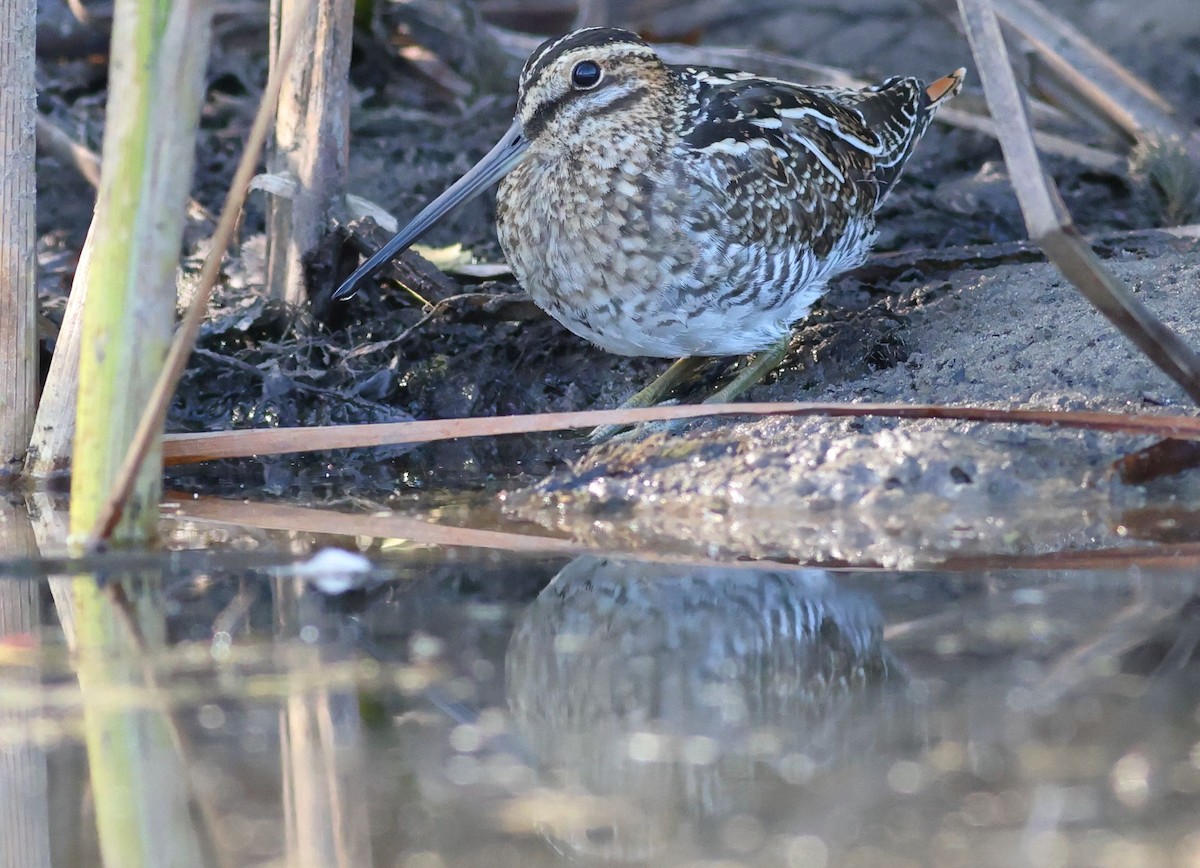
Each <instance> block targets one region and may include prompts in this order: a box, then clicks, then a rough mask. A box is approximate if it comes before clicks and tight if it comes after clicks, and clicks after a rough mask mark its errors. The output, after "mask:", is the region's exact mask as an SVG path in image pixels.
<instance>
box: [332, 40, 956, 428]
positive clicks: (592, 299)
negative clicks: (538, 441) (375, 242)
mask: <svg viewBox="0 0 1200 868" xmlns="http://www.w3.org/2000/svg"><path fill="white" fill-rule="evenodd" d="M964 76H965V70H964V69H958V70H955V71H954V72H952V73H951V74H949V75H947V76H945V77H943V78H939V79H937V80H936V81H934V82H933V83H932V84H929V85H925V84H924V83H923V82H922V81H921V80H919V79H917V78H914V77H893V78H889V79H887V80H886V81H884V82H882V83H881V84H878V85H874V86H870V87H865V88H861V89H853V88H837V87H827V86H809V85H802V84H797V83H793V82H790V81H784V80H781V79H778V78H770V77H765V76H760V75H755V74H753V73H749V72H742V71H738V70H733V69H725V68H720V67H709V66H693V65H672V64H668V63H665V62H664V61H663V60H662V58H661V57H660V56H659V54H658V53H657V52H656V51H655V49H654V48H653V46H651V45H650V44H649V43H647V42H646V41H645V40H643V39H642V38H640V37H639V36H638V35H636V34H635V33H632V32H630V31H627V30H622V29H619V28H613V27H592V28H585V29H581V30H576V31H573V32H571V33H568V34H566V35H565V36H562V37H559V38H554V39H549V40H547V41H546V42H544V43H542V45H541V46H540V47H539V48H537V49H536V50H535V51H534V52H533V53H532V54H531V55H530V57H529V59H528V60H527V61H526V62H525V65H524V68H523V69H522V71H521V75H520V79H519V85H518V95H517V108H516V114H515V117H514V119H513V122H512V125H511V126H510V127H509V128H508V130H507V132H505V134H504V135H503V136H502V137H501V139H500V140H499V142H497V144H496V145H495V147H493V148H492V149H491V151H489V152H488V153H487V154H486V155H485V156H484V157H483V158H482V159H481V160H480V161H479V162H478V163H476V164H475V166H474V167H473V168H471V169H470V170H468V171H467V173H466V174H465V175H463V176H462V178H460V179H459V180H458V181H456V182H455V183H454V184H453V185H451V186H450V187H449V188H448V189H447V190H446V191H445V192H443V193H442V194H441V195H440V196H438V197H437V198H436V199H434V200H433V201H432V202H431V203H430V204H429V205H427V206H426V207H425V208H424V209H423V210H422V211H420V212H419V213H418V214H417V215H416V217H414V218H413V219H412V221H411V222H410V223H409V224H408V225H406V226H405V227H404V228H402V229H401V230H400V232H399V233H398V234H397V235H396V236H395V237H394V238H392V240H391V241H390V242H389V243H388V244H386V245H385V246H384V247H383V248H382V249H381V250H380V251H379V252H378V253H377V254H375V255H374V256H372V257H371V258H369V259H368V260H367V261H366V262H364V263H363V264H362V265H361V266H360V267H359V268H358V269H357V270H356V271H355V272H354V273H353V274H352V275H351V276H350V277H349V278H348V279H347V280H346V281H345V282H344V283H343V284H342V285H341V286H340V287H339V288H338V289H337V291H336V292H335V293H334V295H333V297H334V298H335V299H346V298H349V297H350V296H352V295H354V293H355V292H356V290H357V287H358V285H359V284H360V282H362V281H363V280H364V279H366V278H368V277H369V276H371V275H372V274H373V273H374V272H375V271H377V270H378V269H379V268H381V267H382V266H383V265H385V264H386V263H387V262H388V261H390V260H391V259H392V258H394V257H395V256H397V255H398V254H399V253H400V252H401V251H403V250H404V249H406V248H407V247H408V246H410V245H411V244H413V243H414V242H415V241H417V240H418V239H419V238H420V237H421V236H422V235H423V234H424V233H425V232H426V231H428V230H429V229H430V228H431V227H432V226H434V225H435V224H436V223H437V222H438V221H439V220H440V219H441V218H443V217H444V216H446V215H447V214H448V213H449V212H451V211H452V210H454V209H456V208H458V207H459V206H461V205H463V204H465V203H466V202H468V201H470V200H471V199H473V198H474V197H476V196H477V195H479V194H480V193H481V192H483V191H484V190H485V189H487V188H489V187H490V186H491V185H492V184H493V183H495V182H497V181H499V190H498V194H497V206H496V229H497V236H498V238H499V241H500V246H501V248H502V249H503V250H504V254H505V256H506V258H507V260H508V262H509V264H510V265H511V267H512V270H513V273H514V275H515V276H516V278H517V280H518V282H519V283H520V284H521V285H522V286H523V287H524V288H525V290H526V291H527V292H528V293H529V295H530V297H531V298H532V299H533V301H534V302H535V303H536V304H537V305H538V306H539V307H541V308H542V309H543V310H544V311H546V312H547V313H548V314H550V316H552V317H553V318H554V319H556V320H558V322H560V323H561V324H562V325H563V326H565V327H566V328H567V329H568V330H570V331H571V332H573V333H575V334H576V335H578V336H580V337H582V338H585V339H586V340H588V341H590V342H592V343H593V344H595V345H596V346H599V347H601V348H602V349H604V350H607V351H609V352H611V353H617V354H620V355H625V356H654V357H662V358H674V359H678V360H679V361H677V362H676V363H675V364H674V365H672V366H671V367H670V368H669V369H668V370H667V371H666V373H664V374H663V375H662V376H661V377H660V378H659V379H658V380H657V381H656V382H655V383H653V384H651V386H649V387H647V388H646V389H643V390H642V391H641V392H638V393H637V394H635V395H634V396H633V397H632V398H630V399H629V400H628V401H626V402H625V405H624V406H647V405H649V404H652V403H655V402H656V401H657V400H659V399H660V398H661V397H662V396H663V395H665V394H668V393H669V392H670V390H672V389H673V388H675V387H676V386H677V385H678V384H679V383H680V382H681V381H683V380H684V379H686V378H687V377H688V376H690V375H691V374H692V372H694V371H695V370H696V369H697V367H698V366H699V365H701V364H704V363H707V361H708V359H709V358H710V357H713V356H734V355H742V354H749V353H754V354H756V355H755V357H754V359H753V361H752V362H751V363H750V364H748V365H747V366H746V367H745V368H744V369H743V370H742V371H741V373H739V374H738V376H737V377H735V378H734V380H733V381H732V382H730V383H729V384H728V385H726V386H725V387H724V388H722V389H721V390H718V391H717V392H716V393H715V394H714V395H713V396H711V397H710V399H709V400H714V401H722V400H731V399H732V398H733V397H735V396H736V395H738V394H740V393H741V392H742V391H744V390H745V389H746V388H749V387H750V386H751V385H753V384H754V383H756V382H758V381H759V380H760V379H761V378H762V377H764V376H765V375H766V374H767V373H768V372H769V371H770V370H772V369H773V368H774V367H776V366H777V365H778V364H779V363H780V362H781V361H782V360H783V358H784V356H785V355H786V352H787V349H788V343H789V338H790V335H791V333H792V329H793V326H794V325H795V324H796V323H798V322H799V321H801V320H802V319H803V318H804V317H805V316H806V315H807V314H808V312H809V310H810V309H811V307H812V306H813V304H814V303H815V302H816V301H817V299H818V298H820V296H821V295H822V294H823V293H824V292H825V290H826V287H827V285H828V282H829V281H830V279H832V278H833V277H835V276H837V275H838V274H841V273H843V272H845V271H847V270H850V269H853V268H855V267H857V266H859V265H861V264H862V263H863V262H864V261H865V260H866V258H867V255H868V253H869V252H870V249H871V246H872V244H873V242H874V239H875V235H876V231H875V213H876V210H877V209H878V208H879V206H880V204H881V203H882V202H883V201H884V200H885V199H886V198H887V196H888V194H889V193H890V192H891V191H892V190H893V188H894V187H895V185H896V182H897V180H898V178H899V177H900V173H901V171H902V169H903V168H904V165H905V163H906V162H907V161H908V159H909V156H910V155H911V154H912V151H913V147H914V145H915V144H916V143H917V141H918V139H920V138H921V136H922V134H923V133H924V132H925V130H926V128H927V127H928V125H929V123H930V121H931V119H932V118H933V115H934V113H935V112H936V111H937V109H938V108H939V107H940V106H941V105H942V104H943V103H944V102H946V101H947V100H948V99H950V98H951V97H953V96H954V95H955V94H957V93H958V92H959V90H960V89H961V87H962V84H963V79H964Z"/></svg>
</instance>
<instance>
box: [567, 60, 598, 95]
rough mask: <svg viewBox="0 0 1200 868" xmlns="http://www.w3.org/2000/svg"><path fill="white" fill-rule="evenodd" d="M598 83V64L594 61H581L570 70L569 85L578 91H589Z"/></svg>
mask: <svg viewBox="0 0 1200 868" xmlns="http://www.w3.org/2000/svg"><path fill="white" fill-rule="evenodd" d="M599 83H600V64H598V63H596V61H594V60H581V61H579V63H577V64H575V68H574V69H572V70H571V84H573V85H575V87H577V88H579V89H580V90H591V89H592V88H593V87H595V86H596V85H598V84H599Z"/></svg>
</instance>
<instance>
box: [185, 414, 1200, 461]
mask: <svg viewBox="0 0 1200 868" xmlns="http://www.w3.org/2000/svg"><path fill="white" fill-rule="evenodd" d="M710 416H828V417H831V418H838V417H855V418H856V417H863V416H879V417H885V418H892V419H951V420H956V421H965V422H990V423H995V424H1006V425H1011V424H1016V425H1044V426H1047V427H1055V426H1057V427H1062V428H1079V429H1085V430H1089V431H1111V432H1121V433H1126V434H1153V435H1158V436H1164V437H1178V438H1180V439H1186V440H1200V418H1195V417H1192V416H1156V415H1127V414H1121V413H1103V412H1085V411H1061V410H1024V409H1021V410H1003V409H999V408H995V407H946V406H942V405H940V404H819V403H746V404H701V405H689V404H685V405H671V406H659V407H638V408H626V409H616V410H583V411H579V412H574V413H534V414H530V415H524V416H490V417H486V418H478V419H475V418H472V419H430V420H423V421H418V422H381V423H375V424H366V425H322V426H315V427H311V428H252V429H249V430H245V431H213V432H201V433H197V434H169V435H167V436H166V437H165V438H164V440H163V459H164V461H165V462H166V463H167V464H168V465H174V464H187V463H192V462H197V461H211V460H213V459H217V458H244V457H248V456H251V455H277V454H282V453H287V452H313V451H316V450H323V449H359V448H365V447H370V446H393V445H396V444H403V443H411V444H421V443H433V442H435V441H439V440H454V439H457V438H460V437H495V436H499V435H502V434H534V433H539V432H545V431H558V430H562V429H567V428H594V427H596V426H598V425H636V424H640V423H643V422H661V421H668V420H677V419H699V418H705V417H710Z"/></svg>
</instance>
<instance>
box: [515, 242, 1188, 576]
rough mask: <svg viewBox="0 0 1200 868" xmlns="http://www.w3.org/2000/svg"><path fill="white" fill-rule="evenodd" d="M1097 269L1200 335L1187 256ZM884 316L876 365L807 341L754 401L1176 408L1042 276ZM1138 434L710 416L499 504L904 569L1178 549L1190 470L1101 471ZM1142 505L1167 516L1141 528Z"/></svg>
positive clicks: (1015, 268)
mask: <svg viewBox="0 0 1200 868" xmlns="http://www.w3.org/2000/svg"><path fill="white" fill-rule="evenodd" d="M1170 248H1175V249H1170ZM1110 265H1111V267H1112V268H1113V270H1114V271H1115V272H1116V273H1117V274H1118V275H1119V276H1120V277H1121V278H1123V279H1124V280H1126V281H1127V282H1128V283H1129V284H1130V285H1131V286H1132V287H1133V288H1134V290H1135V291H1136V292H1137V294H1138V295H1139V297H1140V298H1141V299H1142V300H1143V301H1144V302H1145V303H1146V304H1147V305H1148V306H1149V307H1151V308H1152V309H1153V310H1154V311H1155V312H1156V313H1157V314H1158V315H1159V316H1161V317H1162V318H1163V319H1164V320H1165V321H1166V322H1167V323H1168V324H1170V325H1171V327H1173V328H1175V329H1178V330H1179V332H1180V333H1181V334H1182V335H1183V336H1184V337H1185V338H1186V339H1187V340H1189V341H1190V342H1191V343H1192V344H1196V343H1200V323H1198V322H1197V321H1196V317H1195V310H1196V306H1197V304H1198V303H1200V245H1197V244H1196V243H1195V242H1184V241H1181V242H1176V243H1173V244H1171V245H1168V246H1166V247H1164V248H1163V249H1161V250H1160V251H1159V252H1157V253H1156V254H1154V255H1145V254H1144V253H1143V254H1138V255H1130V256H1129V257H1128V258H1121V257H1118V258H1116V259H1113V260H1110ZM891 307H892V308H893V311H894V313H895V320H894V329H893V330H892V332H891V333H890V346H891V347H892V348H893V352H894V356H893V360H894V361H893V362H892V363H891V364H882V363H880V361H879V357H878V356H877V357H876V361H875V362H874V363H873V364H872V363H867V362H865V361H864V362H863V363H861V364H859V365H857V366H846V367H841V368H838V367H835V366H831V365H829V364H821V358H822V355H823V347H822V346H821V345H820V344H818V345H816V346H815V347H810V348H808V349H807V351H805V352H802V353H801V357H796V358H794V359H793V360H792V361H791V362H790V363H789V365H788V366H787V367H786V368H785V370H784V371H783V372H782V373H781V374H780V375H779V376H778V378H777V379H776V380H775V381H774V382H773V383H770V384H767V385H763V386H760V387H758V388H757V389H756V390H754V391H753V392H752V393H751V395H750V398H751V399H756V400H810V401H842V402H854V401H906V402H914V403H915V402H935V403H947V404H956V403H971V404H983V405H988V406H996V407H1017V406H1022V407H1043V408H1055V409H1104V410H1114V411H1121V412H1138V413H1152V412H1156V411H1158V412H1182V413H1186V412H1188V411H1189V409H1190V407H1191V405H1190V402H1189V401H1188V400H1187V398H1186V396H1185V395H1184V394H1183V393H1182V391H1181V390H1179V388H1178V387H1177V386H1175V384H1174V383H1172V382H1171V381H1169V380H1168V379H1167V378H1166V377H1165V376H1163V375H1162V374H1161V373H1159V372H1158V371H1157V370H1156V369H1154V368H1153V367H1152V366H1151V365H1150V364H1149V363H1148V362H1147V361H1146V360H1145V359H1144V358H1143V357H1142V356H1141V355H1140V354H1139V353H1138V352H1137V351H1136V350H1135V349H1133V347H1132V346H1131V345H1129V344H1128V343H1127V342H1126V341H1125V340H1124V339H1123V338H1121V337H1120V336H1119V335H1117V334H1116V333H1115V332H1114V331H1113V330H1112V328H1111V327H1110V326H1109V325H1108V324H1107V323H1106V322H1105V321H1104V320H1103V319H1102V318H1101V317H1100V315H1099V314H1097V313H1096V312H1095V311H1093V310H1092V309H1091V308H1090V307H1089V306H1088V305H1087V304H1086V303H1085V302H1084V301H1083V300H1082V299H1081V298H1080V297H1079V296H1078V294H1077V293H1076V292H1075V290H1074V289H1072V288H1071V287H1070V285H1069V284H1067V283H1066V282H1065V281H1064V280H1063V279H1062V278H1061V276H1060V275H1059V274H1058V273H1057V271H1055V270H1054V269H1053V268H1051V267H1050V266H1049V265H1045V264H1040V263H1032V264H1024V265H1004V266H998V267H995V268H991V269H987V270H985V271H979V272H970V271H965V272H962V273H959V274H956V275H954V276H953V277H951V278H949V279H948V280H946V281H939V282H937V283H936V284H930V285H927V286H920V287H916V288H914V289H913V290H912V291H911V292H910V293H909V294H907V295H906V296H905V297H903V298H900V299H897V300H896V301H895V302H894V303H893V304H892V305H891ZM831 344H832V345H837V344H838V341H837V338H836V337H833V338H831ZM852 349H853V348H852V347H846V346H844V345H843V346H841V348H840V351H841V352H842V353H844V354H848V353H849V352H851V351H852ZM861 349H862V350H863V351H864V352H866V351H868V350H869V346H863V347H861ZM803 356H807V358H804V357H803ZM812 364H816V366H817V367H818V368H819V369H820V372H821V375H820V377H819V378H814V376H813V375H812V373H811V371H810V365H812ZM1148 442H1149V441H1147V440H1144V439H1143V440H1139V439H1137V438H1130V437H1116V436H1112V435H1102V434H1095V433H1090V432H1076V431H1070V432H1069V431H1055V430H1040V429H1034V428H1025V427H1016V426H995V425H982V424H955V423H946V422H936V421H921V422H902V421H895V420H823V419H758V420H754V421H749V422H744V423H740V424H722V423H719V422H706V423H698V424H695V425H693V426H692V427H690V428H689V429H687V430H686V431H684V432H682V433H667V432H662V433H656V434H653V435H652V436H649V437H646V438H645V439H642V440H640V441H637V442H622V443H613V444H609V445H607V446H604V447H601V448H599V449H597V450H596V451H594V452H593V453H591V454H589V455H588V456H586V457H585V458H583V459H582V460H581V461H579V462H577V463H575V464H574V465H572V466H571V467H570V468H569V469H565V470H562V471H559V472H557V473H555V474H553V475H552V476H550V477H549V478H548V479H546V480H544V481H542V482H541V483H539V484H538V485H537V486H535V487H533V488H532V489H527V490H523V491H514V492H510V493H508V494H506V495H505V502H506V505H507V508H508V509H509V511H510V513H511V514H512V515H514V516H517V517H521V518H524V519H529V520H535V521H539V522H541V523H543V524H545V525H547V526H550V527H553V528H555V529H557V530H559V531H563V532H566V533H568V534H570V535H572V536H575V537H582V538H587V539H590V540H594V541H596V542H598V543H601V544H620V545H634V546H647V547H651V548H664V549H669V550H675V551H703V552H706V553H720V554H741V555H751V556H758V557H795V558H799V559H801V560H813V561H818V562H831V563H838V562H846V563H858V564H861V563H870V562H873V563H879V564H882V565H886V566H892V567H911V566H916V565H920V564H927V563H930V562H936V561H938V560H940V559H942V558H944V557H946V556H949V555H964V554H982V553H1003V554H1020V553H1036V552H1044V551H1051V550H1057V549H1062V548H1094V547H1103V546H1112V545H1124V544H1129V543H1130V540H1131V537H1137V536H1138V535H1141V536H1144V537H1146V538H1148V539H1154V538H1162V537H1163V536H1164V535H1167V536H1171V537H1173V538H1176V539H1178V538H1179V537H1178V533H1179V531H1178V526H1179V524H1180V523H1181V522H1184V523H1186V521H1187V520H1189V519H1192V518H1194V516H1195V513H1194V512H1192V511H1191V510H1196V509H1200V473H1195V472H1193V473H1189V474H1185V475H1183V476H1180V477H1177V478H1175V479H1173V480H1170V481H1167V482H1160V483H1157V484H1155V486H1154V488H1153V490H1148V489H1146V488H1144V487H1140V486H1125V485H1122V484H1120V483H1119V482H1118V481H1117V480H1115V479H1114V478H1113V477H1112V475H1111V474H1110V472H1109V465H1110V464H1111V462H1112V461H1113V459H1114V458H1116V457H1118V456H1120V455H1121V454H1124V453H1125V452H1128V451H1131V450H1132V449H1134V448H1137V447H1139V446H1141V445H1145V444H1146V443H1148ZM1149 504H1153V505H1154V507H1155V509H1156V510H1163V513H1162V514H1161V515H1156V517H1154V518H1149V517H1148V515H1147V513H1146V512H1145V510H1146V508H1147V506H1148V505H1149ZM1164 522H1165V524H1164Z"/></svg>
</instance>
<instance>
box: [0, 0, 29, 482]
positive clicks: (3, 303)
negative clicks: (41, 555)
mask: <svg viewBox="0 0 1200 868" xmlns="http://www.w3.org/2000/svg"><path fill="white" fill-rule="evenodd" d="M36 21H37V3H36V2H35V0H5V2H4V3H0V476H16V475H17V474H18V473H19V472H20V468H21V461H22V460H23V459H24V457H25V451H26V449H27V448H28V447H29V436H30V434H31V433H32V432H33V417H34V407H35V403H36V401H37V386H38V352H37V283H36V273H35V257H34V251H35V241H36V236H35V225H36V224H35V220H36V214H35V197H36V195H37V194H36V184H35V175H34V173H35V168H34V159H35V153H36V147H35V136H34V119H35V118H36V116H37V107H36V105H35V103H34V94H35V86H34V35H35V34H36V32H37V28H36V26H35V25H36Z"/></svg>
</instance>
